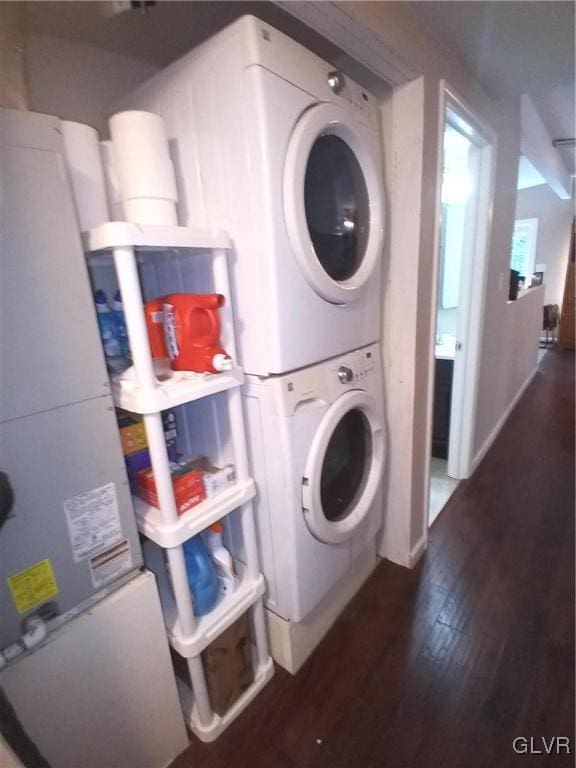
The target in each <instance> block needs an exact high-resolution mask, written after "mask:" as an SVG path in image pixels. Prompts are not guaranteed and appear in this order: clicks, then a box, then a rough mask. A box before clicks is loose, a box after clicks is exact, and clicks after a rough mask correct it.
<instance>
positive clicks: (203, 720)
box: [188, 656, 214, 728]
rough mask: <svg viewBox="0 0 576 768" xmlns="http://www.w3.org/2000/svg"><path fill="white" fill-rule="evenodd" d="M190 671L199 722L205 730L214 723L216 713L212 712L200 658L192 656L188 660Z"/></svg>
mask: <svg viewBox="0 0 576 768" xmlns="http://www.w3.org/2000/svg"><path fill="white" fill-rule="evenodd" d="M188 670H189V672H190V681H191V683H192V690H193V692H194V701H195V702H196V710H197V712H198V722H199V723H200V725H201V726H202V727H203V728H206V727H207V726H208V725H210V723H211V722H212V719H213V717H214V713H213V712H212V707H211V706H210V699H209V697H208V688H207V686H206V676H205V675H204V667H203V666H202V658H201V657H200V656H191V657H190V658H189V659H188Z"/></svg>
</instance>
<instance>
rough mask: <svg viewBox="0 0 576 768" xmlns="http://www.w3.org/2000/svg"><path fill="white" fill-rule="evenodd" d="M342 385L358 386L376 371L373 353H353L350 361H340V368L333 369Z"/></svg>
mask: <svg viewBox="0 0 576 768" xmlns="http://www.w3.org/2000/svg"><path fill="white" fill-rule="evenodd" d="M332 370H333V371H334V372H335V373H336V376H337V378H338V381H339V382H340V383H341V384H352V385H358V384H359V383H360V382H362V381H364V379H365V378H366V377H367V376H369V375H370V374H371V373H372V371H374V358H373V356H372V352H371V351H366V352H365V351H359V352H355V353H352V354H351V355H350V357H349V359H346V358H344V360H341V361H340V364H339V366H338V368H336V369H334V368H333V369H332Z"/></svg>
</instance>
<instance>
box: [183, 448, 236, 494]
mask: <svg viewBox="0 0 576 768" xmlns="http://www.w3.org/2000/svg"><path fill="white" fill-rule="evenodd" d="M190 466H191V467H193V469H198V470H199V471H200V472H202V475H203V477H204V487H205V489H206V496H207V497H208V498H211V497H212V496H215V495H216V494H217V493H220V491H223V490H224V489H225V488H229V487H230V486H231V485H234V483H235V482H236V467H235V466H234V465H233V464H226V466H225V467H221V468H220V467H215V466H214V465H213V464H211V463H210V461H209V460H208V459H207V458H206V456H201V457H200V458H199V459H196V460H195V461H193V462H192V463H191V464H190Z"/></svg>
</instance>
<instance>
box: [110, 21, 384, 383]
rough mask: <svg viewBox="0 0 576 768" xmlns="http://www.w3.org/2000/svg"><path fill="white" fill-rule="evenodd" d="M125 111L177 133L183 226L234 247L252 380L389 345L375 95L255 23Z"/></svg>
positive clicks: (214, 43)
mask: <svg viewBox="0 0 576 768" xmlns="http://www.w3.org/2000/svg"><path fill="white" fill-rule="evenodd" d="M122 106H123V107H124V108H127V107H128V108H136V109H147V110H151V111H153V112H157V113H159V114H160V115H162V117H163V118H164V120H165V122H166V125H167V131H168V137H169V140H170V143H171V145H172V150H173V159H174V161H175V164H176V166H177V169H176V174H177V181H178V186H179V195H180V202H179V220H180V223H181V224H186V225H189V226H195V227H212V228H226V229H228V230H229V232H230V234H231V236H232V238H233V240H234V244H235V253H234V255H233V257H232V262H231V267H232V280H233V290H234V310H235V313H236V325H237V339H238V345H239V356H240V362H241V364H242V365H243V366H244V369H245V371H246V372H248V373H252V374H257V375H259V376H268V375H270V374H279V373H284V372H287V371H291V370H295V369H298V368H302V367H304V366H307V365H310V364H313V363H317V362H318V361H320V360H326V359H328V358H330V357H333V356H335V355H337V354H341V353H343V352H345V351H347V350H349V349H355V348H358V347H360V346H363V345H366V344H369V343H372V342H374V341H376V340H377V339H379V337H380V309H381V306H380V305H381V298H380V297H381V293H382V286H381V284H380V282H381V279H380V275H381V255H382V249H383V227H384V223H383V217H384V214H383V208H384V205H383V188H382V156H381V138H380V133H379V117H378V107H377V103H376V101H375V99H374V98H373V97H372V96H371V95H370V94H369V93H367V92H366V91H365V90H364V89H362V88H361V87H360V86H359V85H357V84H356V83H354V82H352V81H351V80H350V79H349V78H347V77H344V76H343V75H342V74H341V73H340V72H337V71H335V70H334V68H333V67H332V66H331V65H330V64H328V63H326V62H325V61H322V60H321V59H319V58H318V57H317V56H315V55H314V54H312V53H310V51H308V50H306V49H305V48H303V47H302V46H301V45H299V44H298V43H295V42H294V41H293V40H291V39H289V38H288V37H286V36H285V35H284V34H282V33H281V32H278V31H277V30H276V29H274V28H272V27H270V26H269V25H268V24H265V23H264V22H262V21H260V20H259V19H257V18H255V17H253V16H245V17H243V18H241V19H239V20H238V21H237V22H235V23H234V24H232V25H231V26H229V27H227V28H226V29H225V30H223V31H222V32H220V33H219V34H217V35H216V36H214V37H213V38H211V39H210V40H209V41H208V42H206V43H204V44H203V45H201V46H199V47H198V48H196V49H194V50H193V51H191V52H190V53H189V54H187V55H186V56H184V57H183V58H182V59H180V60H179V61H177V62H176V63H174V64H172V65H171V66H170V67H168V68H167V69H166V70H163V71H162V72H161V73H160V74H158V75H157V76H155V77H154V78H153V79H152V80H150V81H148V82H147V83H145V84H144V85H143V86H141V87H140V88H138V89H137V90H136V91H135V92H134V93H133V94H132V95H131V97H130V98H129V99H128V100H125V101H124V103H123V105H122Z"/></svg>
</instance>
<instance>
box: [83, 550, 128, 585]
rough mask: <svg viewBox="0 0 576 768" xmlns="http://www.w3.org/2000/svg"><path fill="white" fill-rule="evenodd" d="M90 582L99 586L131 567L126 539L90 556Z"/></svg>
mask: <svg viewBox="0 0 576 768" xmlns="http://www.w3.org/2000/svg"><path fill="white" fill-rule="evenodd" d="M89 562H90V574H91V576H92V584H93V585H94V586H95V587H101V586H102V585H103V584H106V583H107V582H109V581H111V580H112V579H115V578H116V577H118V576H120V574H122V573H124V572H125V571H128V570H130V568H132V565H133V563H132V552H131V550H130V542H129V541H128V539H122V541H119V542H118V543H117V544H115V545H114V546H113V547H110V548H109V549H107V550H106V551H105V552H100V553H99V554H97V555H94V556H93V557H91V558H90V561H89Z"/></svg>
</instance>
